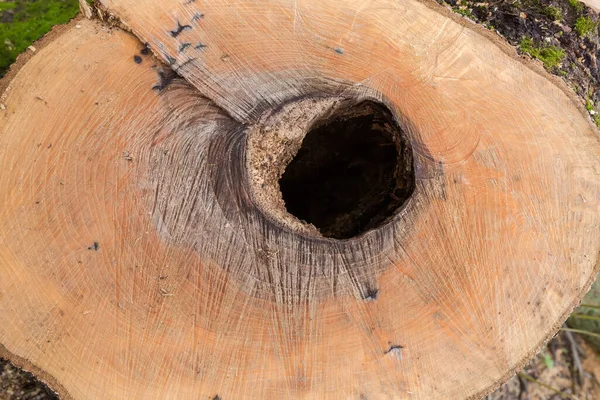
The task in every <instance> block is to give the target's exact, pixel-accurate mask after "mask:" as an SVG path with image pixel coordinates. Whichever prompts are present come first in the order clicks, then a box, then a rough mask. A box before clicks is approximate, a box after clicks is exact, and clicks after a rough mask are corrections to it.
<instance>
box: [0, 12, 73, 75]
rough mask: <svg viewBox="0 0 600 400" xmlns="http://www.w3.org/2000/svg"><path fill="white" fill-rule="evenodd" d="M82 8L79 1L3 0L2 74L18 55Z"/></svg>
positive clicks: (0, 33) (0, 32) (0, 26)
mask: <svg viewBox="0 0 600 400" xmlns="http://www.w3.org/2000/svg"><path fill="white" fill-rule="evenodd" d="M78 11H79V3H78V1H77V0H15V1H6V2H0V21H4V22H0V77H1V76H2V75H4V73H5V72H6V70H7V69H8V67H9V65H10V64H12V63H13V62H14V61H15V59H16V57H17V55H19V54H20V53H22V52H23V51H24V50H25V49H26V48H27V46H30V45H31V43H32V42H34V41H35V40H37V39H39V38H40V37H42V36H43V35H44V34H46V33H47V32H48V31H50V29H52V27H53V26H54V25H57V24H64V23H66V22H67V21H69V19H71V18H73V17H74V16H75V15H76V14H77V12H78Z"/></svg>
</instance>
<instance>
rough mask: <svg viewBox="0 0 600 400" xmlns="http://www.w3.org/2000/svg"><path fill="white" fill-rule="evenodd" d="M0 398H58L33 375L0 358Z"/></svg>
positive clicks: (3, 399)
mask: <svg viewBox="0 0 600 400" xmlns="http://www.w3.org/2000/svg"><path fill="white" fill-rule="evenodd" d="M0 400H58V397H57V396H56V395H55V394H54V393H53V392H52V391H51V390H50V389H49V388H48V387H47V386H46V385H44V384H43V383H41V382H40V381H38V380H37V379H35V377H34V376H33V375H31V374H30V373H28V372H25V371H23V370H21V369H18V368H16V367H14V366H13V365H11V364H10V363H9V362H8V361H6V360H5V359H3V358H0Z"/></svg>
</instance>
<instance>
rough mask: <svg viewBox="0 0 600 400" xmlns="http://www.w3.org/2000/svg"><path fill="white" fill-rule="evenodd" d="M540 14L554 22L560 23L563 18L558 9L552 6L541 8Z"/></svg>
mask: <svg viewBox="0 0 600 400" xmlns="http://www.w3.org/2000/svg"><path fill="white" fill-rule="evenodd" d="M542 14H544V15H545V16H547V17H548V18H552V19H553V20H554V21H560V20H562V18H563V15H562V11H560V8H558V7H553V6H544V7H542Z"/></svg>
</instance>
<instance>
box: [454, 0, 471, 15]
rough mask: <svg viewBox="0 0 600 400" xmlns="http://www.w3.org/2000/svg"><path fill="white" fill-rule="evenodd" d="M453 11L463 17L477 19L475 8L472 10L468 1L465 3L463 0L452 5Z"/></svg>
mask: <svg viewBox="0 0 600 400" xmlns="http://www.w3.org/2000/svg"><path fill="white" fill-rule="evenodd" d="M452 11H454V12H455V13H458V14H460V15H462V16H463V17H467V18H471V19H475V16H474V15H473V10H471V9H470V8H469V7H468V4H467V3H466V2H464V3H463V1H462V0H459V1H457V2H456V6H455V7H452Z"/></svg>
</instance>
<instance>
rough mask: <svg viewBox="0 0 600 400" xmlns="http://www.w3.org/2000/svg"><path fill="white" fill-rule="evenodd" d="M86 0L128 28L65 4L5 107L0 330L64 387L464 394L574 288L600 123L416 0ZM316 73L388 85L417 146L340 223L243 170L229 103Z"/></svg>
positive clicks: (249, 111) (274, 95)
mask: <svg viewBox="0 0 600 400" xmlns="http://www.w3.org/2000/svg"><path fill="white" fill-rule="evenodd" d="M103 3H104V5H105V7H106V10H105V12H107V13H108V12H110V13H113V14H114V15H115V16H117V17H119V18H121V19H122V21H123V23H124V24H123V25H124V26H128V27H129V28H130V29H131V30H132V32H133V34H134V35H135V36H137V37H138V38H139V40H138V39H136V37H134V36H133V35H130V34H127V33H124V32H123V31H121V30H119V29H116V28H112V29H108V28H106V27H103V26H102V25H101V24H99V23H97V22H92V21H79V22H77V25H79V28H77V27H76V25H74V24H71V26H70V27H69V28H67V29H66V32H65V33H64V34H63V35H62V36H60V37H58V38H57V39H55V40H54V41H53V42H51V43H50V44H48V45H47V47H45V48H44V49H42V50H41V51H39V53H38V54H37V55H35V56H34V57H33V58H32V59H31V60H30V61H29V62H28V63H27V64H25V65H24V66H23V67H22V69H21V70H20V71H19V72H18V74H17V75H16V76H15V77H14V78H13V79H12V81H11V84H10V87H9V88H8V90H7V91H6V93H5V95H4V97H3V98H2V101H1V102H2V103H3V104H5V105H6V109H5V110H2V111H0V121H2V122H0V170H2V171H3V173H2V174H1V175H0V276H1V277H2V279H1V280H0V310H1V313H2V317H3V320H5V321H7V323H4V324H2V325H0V343H1V344H2V345H3V346H4V347H5V350H4V351H3V354H6V355H7V356H10V357H11V358H12V359H13V360H17V362H21V363H22V364H24V365H25V366H29V367H30V368H31V367H33V368H34V369H35V371H36V372H38V373H39V374H40V375H41V376H42V378H43V379H47V380H49V381H50V382H51V383H55V385H54V386H53V387H54V388H55V389H56V390H58V391H59V392H60V393H61V395H62V396H64V397H65V398H71V397H72V398H75V399H106V398H115V399H116V398H134V399H135V398H139V399H170V398H173V399H181V398H215V396H219V398H221V399H224V400H227V399H246V398H248V399H280V398H307V399H323V398H328V399H329V398H331V399H348V398H356V399H361V398H366V399H380V398H406V399H409V398H410V399H460V398H471V397H472V398H477V397H478V396H481V395H483V394H484V393H485V392H486V391H489V390H491V389H493V387H495V386H497V385H498V384H499V383H500V382H501V381H502V380H504V379H506V378H508V376H509V375H510V374H511V373H512V372H514V370H515V368H518V367H519V366H520V365H522V364H523V363H524V362H525V361H526V360H527V359H528V358H529V357H531V356H532V355H533V354H534V353H535V351H536V350H537V349H538V347H539V346H540V345H541V344H542V343H543V342H544V341H545V340H547V339H548V338H549V337H550V336H551V335H552V334H553V332H555V330H556V329H557V328H558V326H559V325H560V324H561V323H562V321H563V320H564V319H565V318H566V316H567V315H568V313H569V312H570V310H571V309H572V308H573V306H574V305H575V304H576V303H577V301H578V300H579V299H580V298H581V296H582V295H583V293H584V292H585V290H586V289H587V288H588V287H589V284H590V282H591V280H592V279H593V277H594V276H595V273H596V272H597V269H598V255H599V250H600V205H599V200H600V179H599V178H600V144H599V141H598V135H597V132H596V131H595V130H594V128H593V127H592V126H591V124H590V123H589V121H588V120H587V119H586V117H585V116H584V114H583V113H581V112H580V110H579V109H578V107H577V106H576V105H575V104H574V103H573V101H572V100H571V99H570V98H569V96H568V94H566V92H565V91H564V88H562V87H559V86H557V85H556V84H555V83H554V82H552V81H551V80H549V78H548V77H547V76H546V75H544V74H543V73H541V72H540V71H539V70H535V68H533V69H532V68H530V67H529V66H527V65H524V64H523V63H521V62H520V61H518V60H516V59H515V58H514V57H512V56H511V54H510V53H507V50H506V48H503V47H501V46H499V45H497V44H496V43H494V42H493V41H491V40H490V38H489V37H486V36H483V35H481V34H480V33H479V32H476V31H475V30H473V29H471V28H466V27H465V26H464V25H462V24H460V23H458V22H456V21H454V20H452V19H450V18H449V17H448V16H447V15H443V14H442V13H440V11H439V10H438V9H432V8H429V7H427V6H425V5H423V4H421V3H418V2H413V1H403V2H386V1H373V2H366V3H365V2H355V3H351V2H344V1H319V2H312V1H310V2H309V1H296V2H290V3H286V2H254V1H253V2H237V3H234V2H219V1H210V2H186V3H185V4H184V3H183V2H179V1H160V2H156V1H150V0H143V1H133V0H110V1H103ZM196 13H202V14H204V16H203V17H200V18H196V19H197V21H196V22H194V21H192V19H193V18H194V15H199V14H196ZM177 21H179V23H180V25H187V24H190V26H191V27H192V29H188V28H186V29H184V30H183V31H181V32H180V33H179V34H177V35H176V37H173V35H172V34H171V31H175V32H177V26H178V25H177ZM145 42H147V43H148V44H149V46H150V48H151V49H152V51H153V52H154V53H155V54H157V55H158V56H159V57H162V59H163V61H165V62H167V63H170V62H172V61H173V59H174V60H175V61H174V63H173V65H172V67H173V68H174V69H176V70H177V71H178V73H179V74H181V76H182V77H183V78H185V81H184V80H183V79H175V81H173V82H172V83H171V84H170V85H168V86H167V87H165V88H164V89H163V90H160V89H159V88H156V86H157V85H158V86H161V85H160V83H161V81H162V82H163V83H164V76H165V74H168V71H167V69H166V68H165V67H164V66H162V65H160V63H158V62H156V61H155V60H153V59H152V58H151V57H149V56H143V57H142V63H141V64H137V63H136V62H134V59H133V57H134V56H135V55H139V54H140V51H141V50H142V47H143V44H142V43H145ZM185 43H191V44H190V46H186V47H185V48H184V51H181V52H180V51H179V49H180V47H181V46H182V45H183V44H185ZM199 43H202V44H204V45H206V47H202V48H199V49H195V47H196V46H197V45H198V44H199ZM171 57H172V58H173V59H172V58H171ZM194 58H195V59H194ZM190 59H194V60H193V61H189V62H188V60H190ZM186 62H187V63H186ZM161 71H162V74H163V78H162V79H161V78H160V75H159V72H161ZM186 81H187V82H189V84H188V83H186ZM153 87H154V89H153ZM315 93H318V94H323V93H329V94H335V95H339V96H346V97H354V98H362V97H366V98H374V99H381V100H383V101H385V103H386V104H387V105H388V106H389V107H390V108H391V109H392V110H393V111H394V112H395V113H396V115H397V116H398V117H399V119H400V120H401V122H403V124H405V127H406V128H407V130H408V136H409V139H410V140H411V142H412V144H413V148H414V150H415V166H416V170H417V187H416V190H415V193H414V195H413V196H412V197H411V199H410V200H409V202H408V203H407V205H406V206H405V207H404V208H403V209H402V210H401V211H400V213H399V214H398V215H397V216H396V217H395V218H394V219H393V220H392V221H391V222H390V223H389V224H387V225H384V226H383V227H381V228H379V229H377V230H375V231H371V232H368V233H366V234H364V235H362V236H359V237H356V238H353V239H349V240H345V241H336V240H331V239H324V238H319V237H314V236H310V235H308V234H306V235H305V234H299V233H298V232H295V231H293V230H290V229H284V228H282V227H281V226H280V225H278V224H276V223H274V222H273V221H272V220H269V219H268V218H266V217H265V214H264V213H263V212H262V211H261V210H259V209H257V207H256V206H255V204H254V202H253V199H252V197H251V196H250V194H249V190H248V188H247V186H248V182H247V180H246V179H245V176H244V175H243V170H244V168H245V164H244V162H243V157H244V138H245V135H246V134H247V130H246V126H247V125H244V124H248V125H250V126H252V125H253V124H255V123H256V122H257V121H259V117H260V116H261V115H262V113H263V111H265V110H268V109H269V107H270V106H271V105H272V106H278V105H280V104H281V103H283V102H284V101H287V100H289V99H291V98H293V97H297V96H301V95H311V94H315ZM203 96H204V97H203ZM207 98H209V99H211V100H212V101H215V102H216V103H217V104H218V106H217V105H216V104H214V103H212V101H211V100H208V99H207ZM50 145H51V146H50ZM94 242H96V243H98V245H99V247H98V248H97V249H95V248H94ZM90 247H91V249H89V248H90ZM373 290H378V292H377V297H376V299H372V298H369V296H368V293H370V292H371V291H373ZM400 346H401V347H400Z"/></svg>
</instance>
